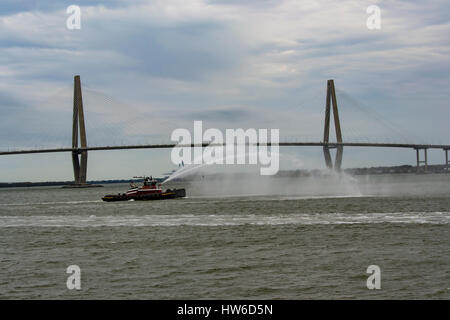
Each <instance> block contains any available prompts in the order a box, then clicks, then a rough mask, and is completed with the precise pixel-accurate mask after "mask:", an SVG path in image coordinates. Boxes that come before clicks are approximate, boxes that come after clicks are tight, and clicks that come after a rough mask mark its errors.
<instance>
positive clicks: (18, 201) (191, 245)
mask: <svg viewBox="0 0 450 320" xmlns="http://www.w3.org/2000/svg"><path fill="white" fill-rule="evenodd" d="M327 179H328V178H323V177H322V178H319V182H317V181H315V179H314V181H313V179H311V178H296V180H293V179H281V178H279V179H277V180H276V181H275V180H272V181H271V182H270V183H269V184H268V187H267V188H263V189H262V190H261V189H258V188H256V187H255V186H254V185H251V184H250V185H246V184H245V182H242V181H241V182H239V181H238V182H234V183H235V184H239V185H240V186H243V187H242V188H241V189H239V188H231V189H227V188H225V187H224V188H223V190H222V189H221V184H220V181H219V182H218V181H215V182H214V181H213V182H211V181H210V182H205V181H197V182H192V183H190V184H189V185H186V188H187V191H188V197H187V198H185V199H175V200H165V201H149V202H139V201H131V202H117V203H105V202H102V201H101V200H100V198H101V196H103V195H104V194H106V193H118V192H123V191H125V190H126V189H127V187H128V186H127V185H125V184H116V185H107V186H105V187H104V188H92V189H62V188H58V187H51V188H43V187H42V188H41V187H34V188H11V189H0V298H2V299H92V298H93V299H122V298H123V299H406V298H413V299H416V298H424V299H449V298H450V256H449V253H450V175H386V176H368V177H363V176H361V177H350V178H349V179H346V180H345V181H343V180H339V179H338V180H335V179H331V181H328V180H327ZM258 184H259V185H260V183H258ZM227 185H228V186H230V185H231V186H233V182H231V183H230V182H227ZM283 186H289V188H287V189H288V190H283ZM330 186H331V187H330ZM244 191H247V192H244ZM288 191H290V192H288ZM70 265H77V266H79V267H80V269H81V289H80V290H69V289H68V288H67V286H66V281H67V278H68V277H69V276H70V274H67V273H66V269H67V267H68V266H70ZM369 265H377V266H379V267H380V269H381V289H380V290H369V289H368V288H367V286H366V281H367V278H368V277H369V276H370V274H368V273H367V267H368V266H369Z"/></svg>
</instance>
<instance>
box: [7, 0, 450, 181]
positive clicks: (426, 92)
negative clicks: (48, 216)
mask: <svg viewBox="0 0 450 320" xmlns="http://www.w3.org/2000/svg"><path fill="white" fill-rule="evenodd" d="M374 4H375V5H377V6H379V8H380V10H381V29H375V30H370V29H368V28H367V26H366V21H367V19H368V17H369V16H370V14H368V13H367V12H366V9H367V7H368V6H370V5H374ZM69 5H78V6H79V7H80V8H81V29H79V30H77V29H75V30H69V29H68V28H67V27H66V20H67V19H68V17H69V14H67V12H66V9H67V7H68V6H69ZM449 19H450V5H449V4H448V1H446V0H442V1H440V0H437V1H398V0H395V1H375V0H372V1H364V0H341V1H326V0H323V1H313V0H311V1H292V0H288V1H275V0H274V1H271V0H267V1H256V0H254V1H253V0H251V1H238V0H230V1H226V0H209V1H207V0H193V1H183V0H180V1H170V0H169V1H143V0H130V1H125V0H108V1H95V0H93V1H87V0H70V1H51V0H48V1H47V0H2V1H1V2H0V114H1V116H0V149H1V150H6V149H12V148H19V149H20V148H46V147H58V146H70V144H71V140H70V135H71V117H72V114H71V112H72V110H71V108H72V105H71V104H72V101H71V99H72V91H73V89H72V86H73V76H74V75H75V74H80V75H81V79H82V83H83V98H84V106H85V113H86V121H87V134H88V144H90V145H105V144H107V145H111V144H115V145H117V144H128V143H132V144H141V143H153V142H169V141H170V134H171V132H172V131H173V130H174V129H176V128H188V129H192V126H193V121H194V120H203V122H204V127H205V128H211V127H214V128H219V129H225V128H239V127H242V128H278V129H280V136H281V140H288V139H289V140H305V141H320V140H321V135H322V134H323V117H324V115H323V110H324V102H325V90H326V80H327V79H335V84H336V86H337V90H338V104H339V108H340V116H341V121H342V126H343V136H344V140H346V141H370V142H386V141H389V142H418V143H450V139H449V133H450V125H449V119H450V107H449V105H448V103H449V96H450V89H449V88H450V86H449V84H450V81H449V80H450V58H449V57H450V46H449V44H450V37H449V35H450V21H449ZM283 152H284V153H285V154H286V155H287V158H295V159H297V160H298V161H293V163H295V165H300V166H303V167H321V166H323V159H322V154H321V150H320V149H314V148H311V149H301V150H300V149H288V150H284V151H283ZM430 157H431V160H432V161H433V162H434V163H441V162H442V163H443V159H444V156H443V152H442V151H433V152H431V154H430ZM414 161H415V154H414V152H413V151H411V150H390V149H388V150H372V149H370V150H369V149H347V150H346V151H345V153H344V162H343V165H344V166H345V167H352V166H372V165H389V164H393V165H395V164H405V163H407V164H414ZM173 167H174V165H173V164H171V162H170V151H168V150H165V151H161V150H138V151H104V152H91V153H90V154H89V167H88V177H89V178H90V179H103V178H128V177H130V176H133V175H137V174H144V173H145V174H154V175H161V174H162V173H163V172H165V171H167V170H170V169H171V168H173ZM69 179H72V167H71V160H70V155H69V154H43V155H20V156H1V157H0V181H42V180H69Z"/></svg>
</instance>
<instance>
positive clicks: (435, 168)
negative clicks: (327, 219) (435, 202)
mask: <svg viewBox="0 0 450 320" xmlns="http://www.w3.org/2000/svg"><path fill="white" fill-rule="evenodd" d="M421 169H422V170H423V167H421ZM320 171H321V170H318V169H316V170H280V171H279V172H278V173H277V174H276V175H275V177H279V178H286V177H302V176H309V175H311V174H314V173H316V172H320ZM343 171H344V172H345V173H347V174H350V175H378V174H404V173H413V174H415V173H416V166H411V165H401V166H390V167H370V168H349V169H343ZM427 173H446V168H445V165H428V171H427ZM195 175H196V174H193V176H195ZM130 180H133V181H135V182H140V181H141V180H135V179H113V180H93V181H88V183H90V184H100V185H102V184H116V183H129V182H130ZM156 180H158V181H160V182H162V181H164V178H156ZM177 180H178V179H177ZM181 180H183V179H181ZM70 184H73V181H46V182H0V188H23V187H49V186H65V185H70Z"/></svg>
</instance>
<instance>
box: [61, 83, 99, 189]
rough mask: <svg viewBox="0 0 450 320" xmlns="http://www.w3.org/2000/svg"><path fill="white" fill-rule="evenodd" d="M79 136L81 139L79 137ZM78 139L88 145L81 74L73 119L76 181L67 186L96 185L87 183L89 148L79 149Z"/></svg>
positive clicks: (74, 99) (82, 143)
mask: <svg viewBox="0 0 450 320" xmlns="http://www.w3.org/2000/svg"><path fill="white" fill-rule="evenodd" d="M78 138H79V139H78ZM78 140H79V141H80V147H81V148H86V147H87V139H86V127H85V124H84V110H83V97H82V94H81V81H80V76H79V75H76V76H75V77H74V86H73V119H72V149H77V150H73V151H72V164H73V175H74V183H73V184H71V185H67V186H65V187H75V188H76V187H94V186H97V185H92V184H88V183H86V178H87V159H88V152H87V150H79V147H78Z"/></svg>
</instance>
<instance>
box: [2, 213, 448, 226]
mask: <svg viewBox="0 0 450 320" xmlns="http://www.w3.org/2000/svg"><path fill="white" fill-rule="evenodd" d="M380 223H393V224H449V223H450V212H391V213H364V214H349V213H307V214H306V213H301V214H285V215H258V214H246V215H220V214H218V215H216V214H195V215H193V214H181V215H123V216H93V215H91V216H87V215H85V216H83V215H58V216H46V215H39V216H0V228H7V227H80V228H87V227H174V226H199V227H201V226H205V227H214V226H241V225H256V226H264V225H345V224H380Z"/></svg>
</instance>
